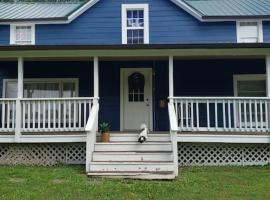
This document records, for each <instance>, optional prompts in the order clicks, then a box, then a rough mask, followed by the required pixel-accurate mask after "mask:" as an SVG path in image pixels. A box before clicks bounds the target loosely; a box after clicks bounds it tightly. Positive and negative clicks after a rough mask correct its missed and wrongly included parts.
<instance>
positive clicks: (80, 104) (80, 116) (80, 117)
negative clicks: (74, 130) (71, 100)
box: [78, 101, 82, 128]
mask: <svg viewBox="0 0 270 200" xmlns="http://www.w3.org/2000/svg"><path fill="white" fill-rule="evenodd" d="M81 127H82V101H79V121H78V128H81Z"/></svg>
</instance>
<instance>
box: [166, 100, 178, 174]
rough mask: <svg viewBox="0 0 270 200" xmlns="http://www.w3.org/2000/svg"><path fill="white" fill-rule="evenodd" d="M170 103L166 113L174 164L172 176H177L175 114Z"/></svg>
mask: <svg viewBox="0 0 270 200" xmlns="http://www.w3.org/2000/svg"><path fill="white" fill-rule="evenodd" d="M171 100H172V102H170V103H168V112H169V120H170V135H171V141H172V150H173V163H174V174H175V176H178V141H177V132H178V123H177V117H176V112H175V107H174V104H173V99H171Z"/></svg>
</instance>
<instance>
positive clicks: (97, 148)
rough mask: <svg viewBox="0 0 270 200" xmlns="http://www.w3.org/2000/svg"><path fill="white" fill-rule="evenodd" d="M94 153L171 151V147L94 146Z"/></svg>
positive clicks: (150, 145) (139, 145) (147, 145)
mask: <svg viewBox="0 0 270 200" xmlns="http://www.w3.org/2000/svg"><path fill="white" fill-rule="evenodd" d="M95 151H109V152H112V151H172V145H171V144H166V145H162V144H160V145H158V144H157V145H153V144H145V145H141V144H138V145H134V144H106V145H104V144H95Z"/></svg>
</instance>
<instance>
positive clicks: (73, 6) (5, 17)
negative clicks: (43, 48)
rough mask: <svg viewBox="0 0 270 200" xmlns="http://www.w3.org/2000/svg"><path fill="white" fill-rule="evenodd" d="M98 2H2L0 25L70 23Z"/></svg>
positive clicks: (90, 0)
mask: <svg viewBox="0 0 270 200" xmlns="http://www.w3.org/2000/svg"><path fill="white" fill-rule="evenodd" d="M97 1H98V0H88V1H80V2H79V1H78V2H63V1H62V2H59V1H58V2H0V23H1V22H2V23H3V22H6V23H10V22H22V21H24V22H25V21H27V22H32V21H35V22H46V21H56V22H57V21H58V22H62V23H69V22H70V21H72V20H73V19H75V18H76V17H77V16H78V15H80V14H81V13H82V12H84V11H85V10H87V9H88V8H90V7H91V6H92V5H94V4H95V3H96V2H97Z"/></svg>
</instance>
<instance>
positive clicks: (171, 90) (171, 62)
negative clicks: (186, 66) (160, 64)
mask: <svg viewBox="0 0 270 200" xmlns="http://www.w3.org/2000/svg"><path fill="white" fill-rule="evenodd" d="M173 96H174V80H173V56H169V98H170V102H171V103H172V99H171V98H172V97H173Z"/></svg>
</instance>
